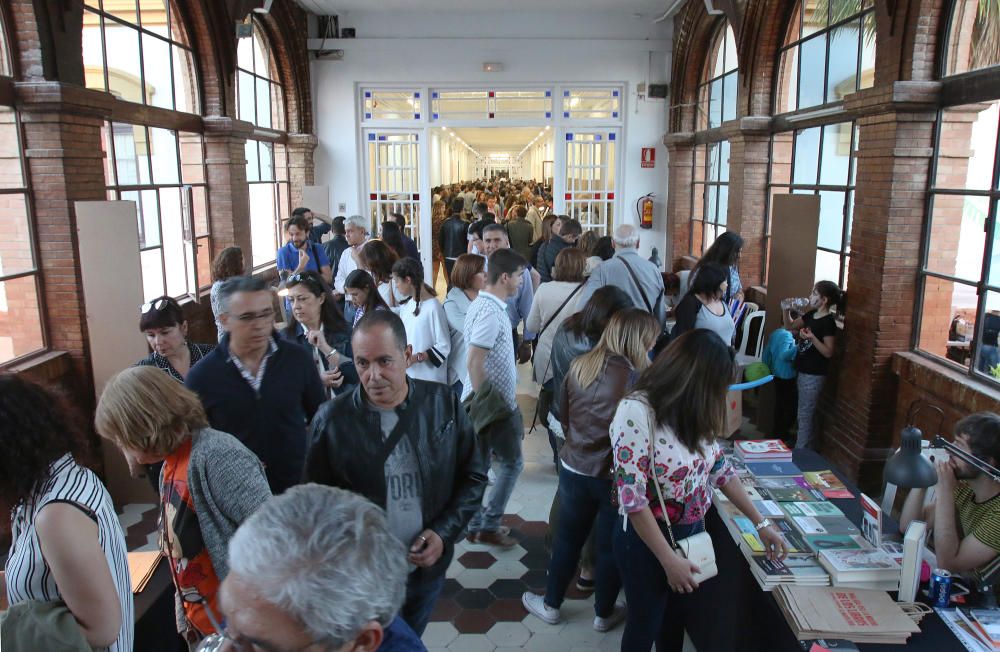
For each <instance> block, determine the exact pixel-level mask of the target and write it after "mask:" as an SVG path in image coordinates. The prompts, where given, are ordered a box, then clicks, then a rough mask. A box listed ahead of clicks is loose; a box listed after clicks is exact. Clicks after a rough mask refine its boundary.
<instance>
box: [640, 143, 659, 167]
mask: <svg viewBox="0 0 1000 652" xmlns="http://www.w3.org/2000/svg"><path fill="white" fill-rule="evenodd" d="M642 167H644V168H655V167H656V148H655V147H643V148H642Z"/></svg>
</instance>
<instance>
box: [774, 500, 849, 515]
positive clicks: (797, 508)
mask: <svg viewBox="0 0 1000 652" xmlns="http://www.w3.org/2000/svg"><path fill="white" fill-rule="evenodd" d="M781 509H782V510H784V512H785V514H787V515H788V516H791V517H795V516H829V517H843V516H844V512H842V511H840V510H839V509H837V507H836V506H835V505H834V504H833V503H828V502H826V501H825V500H824V501H812V502H787V503H781Z"/></svg>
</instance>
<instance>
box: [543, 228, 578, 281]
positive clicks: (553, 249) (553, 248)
mask: <svg viewBox="0 0 1000 652" xmlns="http://www.w3.org/2000/svg"><path fill="white" fill-rule="evenodd" d="M572 246H573V245H571V244H570V243H568V242H566V241H565V240H563V239H562V238H560V237H559V236H557V235H555V234H553V235H552V238H550V239H549V241H548V242H546V243H545V246H543V247H542V248H541V249H540V250H539V252H538V267H537V268H536V269H537V270H538V273H539V274H541V276H542V283H548V282H549V281H551V280H552V270H553V268H554V267H555V266H556V256H558V255H559V252H560V251H562V250H563V249H566V248H567V247H572Z"/></svg>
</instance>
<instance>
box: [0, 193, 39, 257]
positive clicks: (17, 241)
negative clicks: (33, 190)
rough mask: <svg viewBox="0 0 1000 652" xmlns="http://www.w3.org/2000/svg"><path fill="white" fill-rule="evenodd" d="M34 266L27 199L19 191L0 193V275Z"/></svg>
mask: <svg viewBox="0 0 1000 652" xmlns="http://www.w3.org/2000/svg"><path fill="white" fill-rule="evenodd" d="M34 268H35V262H34V258H33V256H32V255H31V229H30V225H29V222H28V205H27V199H26V197H25V196H24V195H23V194H20V193H18V194H12V195H0V276H8V275H11V274H18V273H20V272H27V271H29V270H32V269H34Z"/></svg>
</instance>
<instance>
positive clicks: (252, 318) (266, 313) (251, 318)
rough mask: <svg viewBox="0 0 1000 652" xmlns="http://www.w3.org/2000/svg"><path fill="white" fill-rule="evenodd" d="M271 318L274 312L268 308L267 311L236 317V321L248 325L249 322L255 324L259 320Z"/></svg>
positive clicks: (247, 313) (246, 313)
mask: <svg viewBox="0 0 1000 652" xmlns="http://www.w3.org/2000/svg"><path fill="white" fill-rule="evenodd" d="M273 318H274V310H272V309H270V308H268V309H267V310H261V311H260V312H245V313H243V314H242V315H236V319H237V320H238V321H241V322H243V323H244V324H249V323H251V322H255V321H258V320H261V319H268V320H270V319H273Z"/></svg>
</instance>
